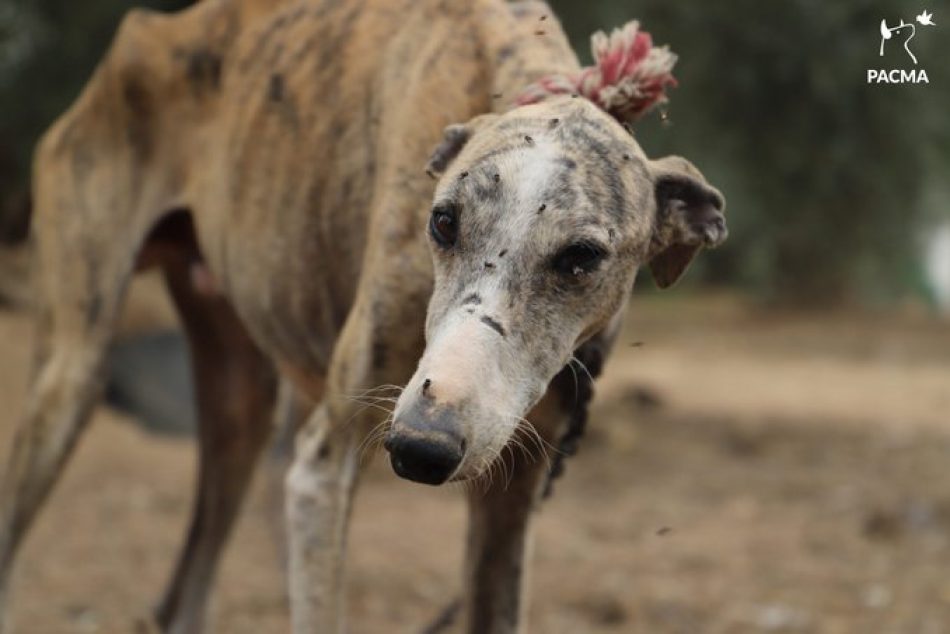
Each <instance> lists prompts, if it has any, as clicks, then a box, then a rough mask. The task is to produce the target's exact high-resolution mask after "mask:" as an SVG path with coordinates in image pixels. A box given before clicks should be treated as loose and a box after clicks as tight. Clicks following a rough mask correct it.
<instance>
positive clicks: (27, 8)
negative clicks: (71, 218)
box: [0, 0, 191, 234]
mask: <svg viewBox="0 0 950 634" xmlns="http://www.w3.org/2000/svg"><path fill="white" fill-rule="evenodd" d="M188 4H191V2H188V1H185V0H145V1H142V2H129V1H128V0H126V1H123V0H83V1H82V2H80V3H77V2H75V1H73V0H0V234H2V233H4V228H5V227H4V225H5V224H9V223H12V222H15V221H13V220H10V219H9V217H10V216H12V215H22V211H21V210H22V206H23V204H24V202H25V200H26V193H25V192H26V188H27V181H28V174H29V165H30V156H31V154H32V149H33V145H34V143H35V142H36V139H37V138H38V136H39V135H40V134H41V133H42V131H43V130H44V129H45V128H46V127H47V126H48V125H49V124H50V122H52V120H53V119H54V118H56V116H57V115H59V114H60V113H61V112H62V111H63V110H65V109H66V108H67V107H68V106H69V104H70V102H71V101H72V100H73V99H74V98H75V97H76V95H77V94H78V93H79V90H80V89H81V88H82V85H83V84H84V83H85V82H86V80H87V79H88V78H89V75H90V74H91V73H92V69H93V68H94V67H95V64H96V63H97V62H98V61H99V59H100V58H101V57H102V55H103V53H104V52H105V50H106V48H107V47H108V45H109V43H110V42H111V41H112V36H113V34H114V32H115V29H116V27H117V26H118V24H119V20H120V19H121V17H122V15H123V14H124V13H125V12H126V11H128V10H129V9H130V8H132V7H135V6H146V7H152V8H155V9H161V10H175V9H179V8H182V7H184V6H187V5H188ZM18 221H19V219H17V222H18Z"/></svg>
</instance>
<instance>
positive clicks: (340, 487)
mask: <svg viewBox="0 0 950 634" xmlns="http://www.w3.org/2000/svg"><path fill="white" fill-rule="evenodd" d="M328 418H329V417H328V413H327V406H326V405H321V406H320V407H318V408H317V409H316V411H315V412H314V413H313V415H312V416H311V417H310V419H309V420H308V421H307V423H306V425H305V427H304V429H302V430H301V431H300V433H299V435H298V438H297V446H296V451H295V454H296V455H295V457H294V462H293V465H292V466H291V468H290V471H289V472H288V474H287V481H286V492H287V497H286V505H287V529H288V531H289V540H288V544H289V548H290V562H289V563H290V566H289V573H290V602H291V613H292V621H293V631H294V632H295V633H296V634H304V633H306V634H315V633H317V632H319V633H320V634H334V633H337V632H342V631H344V612H345V604H344V600H343V597H344V593H343V564H344V557H345V552H344V550H345V544H346V526H347V521H348V519H349V514H350V504H351V502H352V497H353V491H354V488H355V485H356V479H357V475H358V474H357V472H358V463H359V456H358V455H357V454H358V443H359V440H360V439H359V438H357V434H356V433H355V432H356V429H355V428H354V427H350V426H346V425H344V426H342V427H338V428H334V426H332V425H331V424H330V422H329V420H328Z"/></svg>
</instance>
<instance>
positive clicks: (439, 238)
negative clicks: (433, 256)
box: [429, 205, 459, 249]
mask: <svg viewBox="0 0 950 634" xmlns="http://www.w3.org/2000/svg"><path fill="white" fill-rule="evenodd" d="M429 234H430V235H431V236H432V239H433V240H435V243H436V244H438V245H439V246H440V247H442V248H444V249H447V248H449V247H452V246H455V243H456V242H457V241H458V237H459V235H458V234H459V223H458V213H457V211H456V209H455V207H454V206H448V205H447V206H438V207H436V208H435V209H433V210H432V216H431V217H430V218H429Z"/></svg>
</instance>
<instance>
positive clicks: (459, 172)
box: [386, 99, 725, 484]
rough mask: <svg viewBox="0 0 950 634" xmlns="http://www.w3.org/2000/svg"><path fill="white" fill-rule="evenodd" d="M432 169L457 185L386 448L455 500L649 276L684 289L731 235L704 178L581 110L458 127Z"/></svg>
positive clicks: (536, 110)
mask: <svg viewBox="0 0 950 634" xmlns="http://www.w3.org/2000/svg"><path fill="white" fill-rule="evenodd" d="M456 155H457V156H456ZM430 167H432V168H433V169H434V170H436V171H443V170H445V169H446V167H448V169H447V170H446V171H445V173H444V175H443V177H442V178H441V180H440V183H439V186H438V188H437V191H436V194H435V199H434V203H433V207H432V213H431V217H430V221H429V226H428V229H427V230H428V232H429V239H430V244H431V250H432V254H433V260H434V271H435V288H434V291H433V294H432V298H431V300H430V303H429V311H428V317H427V320H426V341H427V346H426V350H425V353H424V354H423V356H422V359H421V360H420V362H419V366H418V369H417V370H416V373H415V374H414V375H413V377H412V379H411V380H410V381H409V383H408V385H407V386H406V389H405V391H404V392H403V394H402V396H401V397H400V399H399V402H398V403H397V406H396V410H395V413H394V419H393V425H392V429H391V431H390V433H389V436H388V438H387V442H386V446H387V449H388V450H389V451H390V454H391V460H392V463H393V467H394V469H395V470H396V472H397V473H398V474H399V475H401V476H403V477H406V478H408V479H411V480H416V481H420V482H426V483H429V484H440V483H442V482H445V481H446V480H449V479H457V480H460V479H469V478H473V477H477V476H478V475H480V474H481V473H484V472H485V471H486V470H487V469H488V468H489V466H490V465H491V464H492V462H493V461H494V460H495V459H496V458H497V457H498V455H499V454H500V452H501V450H502V449H503V448H504V446H505V445H506V444H507V443H508V442H509V440H510V439H511V437H512V434H513V433H514V430H515V428H516V427H517V425H518V421H519V420H520V419H521V418H522V417H523V416H524V415H525V414H526V412H527V411H528V410H529V409H530V408H531V407H532V406H533V405H534V404H535V403H537V401H538V400H539V399H540V398H541V397H542V396H543V394H544V392H545V390H546V389H547V385H548V382H549V381H550V380H551V379H552V378H553V377H554V376H555V375H556V374H557V373H558V371H559V370H561V368H563V367H564V366H565V365H566V364H567V363H568V362H569V361H570V359H571V356H572V353H573V351H574V350H575V349H576V348H577V347H578V346H579V345H580V344H581V343H583V342H584V341H585V340H586V339H587V338H589V337H590V336H592V335H593V334H595V333H596V332H598V331H599V330H601V329H603V328H604V327H605V326H606V325H607V323H608V322H609V321H610V319H611V318H612V317H613V316H614V315H615V314H617V312H618V311H620V310H621V309H622V307H623V306H624V305H625V303H626V300H627V296H628V294H629V291H630V289H631V288H632V286H633V280H634V277H635V276H636V273H637V269H638V267H639V266H640V264H641V263H646V262H649V263H650V264H651V266H652V267H653V268H654V275H655V276H656V277H657V279H658V281H659V283H660V284H661V285H667V284H669V283H672V281H674V280H675V278H676V277H678V276H679V274H680V273H682V271H683V269H685V266H686V264H688V262H689V259H691V257H692V255H693V254H694V253H695V251H696V250H698V249H699V248H700V247H701V246H713V245H715V244H718V243H719V242H721V241H722V240H723V239H724V238H725V225H724V221H723V217H722V214H721V209H722V198H721V196H720V195H719V193H718V192H716V191H715V190H714V189H712V188H711V187H709V186H708V185H707V184H706V183H705V181H704V180H702V177H701V175H699V173H698V172H697V171H695V168H692V166H691V165H689V164H688V163H687V162H686V161H683V160H682V159H667V160H666V161H665V162H664V161H657V162H650V161H648V160H647V159H646V157H645V156H644V155H643V152H642V150H641V149H640V148H639V146H638V145H637V143H636V142H635V141H634V140H633V138H632V137H631V136H630V135H629V134H628V133H627V132H626V131H625V130H624V129H623V128H622V127H621V126H620V125H619V124H618V123H617V122H616V121H614V120H613V119H611V118H610V117H609V116H608V115H606V114H605V113H603V112H602V111H600V110H599V109H597V108H596V107H595V106H593V105H592V104H590V103H588V102H586V101H584V100H581V99H576V100H573V99H557V100H553V101H552V102H549V103H546V104H541V105H536V106H527V107H523V108H519V109H517V110H515V111H512V112H510V113H508V114H506V115H503V116H500V117H494V116H492V117H489V118H481V119H480V120H476V121H474V122H472V123H471V124H469V126H465V127H463V126H453V127H452V128H450V129H449V130H447V134H446V141H445V143H443V145H442V146H440V148H439V149H438V150H437V151H436V155H435V156H434V157H433V162H432V164H431V165H430Z"/></svg>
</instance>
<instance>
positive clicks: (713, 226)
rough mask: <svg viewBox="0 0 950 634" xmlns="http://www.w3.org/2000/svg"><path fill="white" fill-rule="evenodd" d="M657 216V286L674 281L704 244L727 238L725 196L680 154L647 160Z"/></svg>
mask: <svg viewBox="0 0 950 634" xmlns="http://www.w3.org/2000/svg"><path fill="white" fill-rule="evenodd" d="M649 169H650V173H651V176H652V177H653V187H654V193H655V196H656V219H655V222H654V227H653V237H652V240H651V243H650V250H649V253H648V260H649V264H650V271H651V272H652V273H653V279H654V280H656V284H657V286H659V287H660V288H667V287H669V286H672V285H673V284H674V283H675V282H676V281H677V280H678V279H679V278H680V277H681V276H682V275H683V273H684V272H685V271H686V268H687V267H688V266H689V263H690V262H692V260H693V258H694V257H696V254H697V253H698V252H699V250H700V249H701V248H703V247H708V248H712V247H717V246H719V245H720V244H722V242H723V241H724V240H725V239H726V236H727V235H728V231H727V229H726V219H725V216H724V215H723V209H724V208H725V201H724V199H723V197H722V194H721V193H719V191H718V190H717V189H716V188H714V187H713V186H711V185H710V184H709V183H707V182H706V179H705V178H703V175H702V174H701V173H700V171H699V170H698V169H696V167H695V166H694V165H693V164H692V163H690V162H689V161H687V160H686V159H684V158H681V157H679V156H667V157H664V158H662V159H659V160H656V161H651V162H650V163H649Z"/></svg>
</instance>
